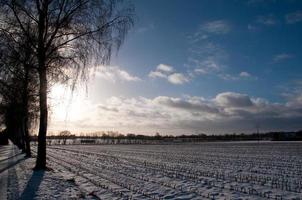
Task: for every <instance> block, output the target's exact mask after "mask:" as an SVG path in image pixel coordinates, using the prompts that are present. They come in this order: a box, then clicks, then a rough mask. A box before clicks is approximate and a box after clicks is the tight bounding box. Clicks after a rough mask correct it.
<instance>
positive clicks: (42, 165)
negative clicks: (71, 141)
mask: <svg viewBox="0 0 302 200" xmlns="http://www.w3.org/2000/svg"><path fill="white" fill-rule="evenodd" d="M39 78H40V89H39V97H40V127H39V135H38V155H37V161H36V167H35V169H37V170H39V169H46V133H47V118H48V113H47V77H46V69H45V70H40V73H39Z"/></svg>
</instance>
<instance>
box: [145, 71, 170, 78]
mask: <svg viewBox="0 0 302 200" xmlns="http://www.w3.org/2000/svg"><path fill="white" fill-rule="evenodd" d="M148 76H149V77H151V78H166V77H167V75H166V74H164V73H163V72H161V71H151V72H150V73H149V75H148Z"/></svg>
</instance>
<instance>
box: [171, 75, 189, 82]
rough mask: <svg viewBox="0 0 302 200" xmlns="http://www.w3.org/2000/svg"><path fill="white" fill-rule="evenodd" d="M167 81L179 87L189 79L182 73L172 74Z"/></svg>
mask: <svg viewBox="0 0 302 200" xmlns="http://www.w3.org/2000/svg"><path fill="white" fill-rule="evenodd" d="M168 81H169V82H170V83H173V84H175V85H181V84H184V83H186V82H189V79H188V78H187V77H186V76H185V75H183V74H182V73H173V74H170V75H169V76H168Z"/></svg>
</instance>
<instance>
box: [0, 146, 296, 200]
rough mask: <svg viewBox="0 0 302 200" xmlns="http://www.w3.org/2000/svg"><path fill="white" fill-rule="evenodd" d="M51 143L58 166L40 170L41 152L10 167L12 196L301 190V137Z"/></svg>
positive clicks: (282, 194)
mask: <svg viewBox="0 0 302 200" xmlns="http://www.w3.org/2000/svg"><path fill="white" fill-rule="evenodd" d="M47 150H48V161H47V162H48V166H49V167H50V168H52V169H53V170H51V171H33V170H32V167H33V166H34V161H35V158H31V159H26V160H23V161H22V162H19V163H18V164H16V165H14V166H12V167H10V168H9V169H8V170H5V171H4V172H6V173H7V176H8V177H9V178H8V182H7V187H8V189H7V197H8V199H18V198H19V199H33V198H32V197H34V199H252V200H255V199H282V200H286V199H301V198H302V193H301V191H302V143H301V142H278V143H274V142H270V143H257V142H248V143H239V142H236V143H200V144H177V145H58V146H48V149H47ZM33 151H34V152H35V151H36V148H35V147H34V148H33ZM4 172H3V173H1V181H2V182H3V179H2V176H4ZM0 188H3V186H1V187H0ZM0 199H2V198H0Z"/></svg>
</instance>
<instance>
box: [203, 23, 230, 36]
mask: <svg viewBox="0 0 302 200" xmlns="http://www.w3.org/2000/svg"><path fill="white" fill-rule="evenodd" d="M200 30H201V31H204V32H206V33H210V34H217V35H221V34H227V33H229V32H230V31H231V26H230V24H229V23H228V22H227V21H226V20H216V21H210V22H207V23H205V24H203V25H201V27H200Z"/></svg>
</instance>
